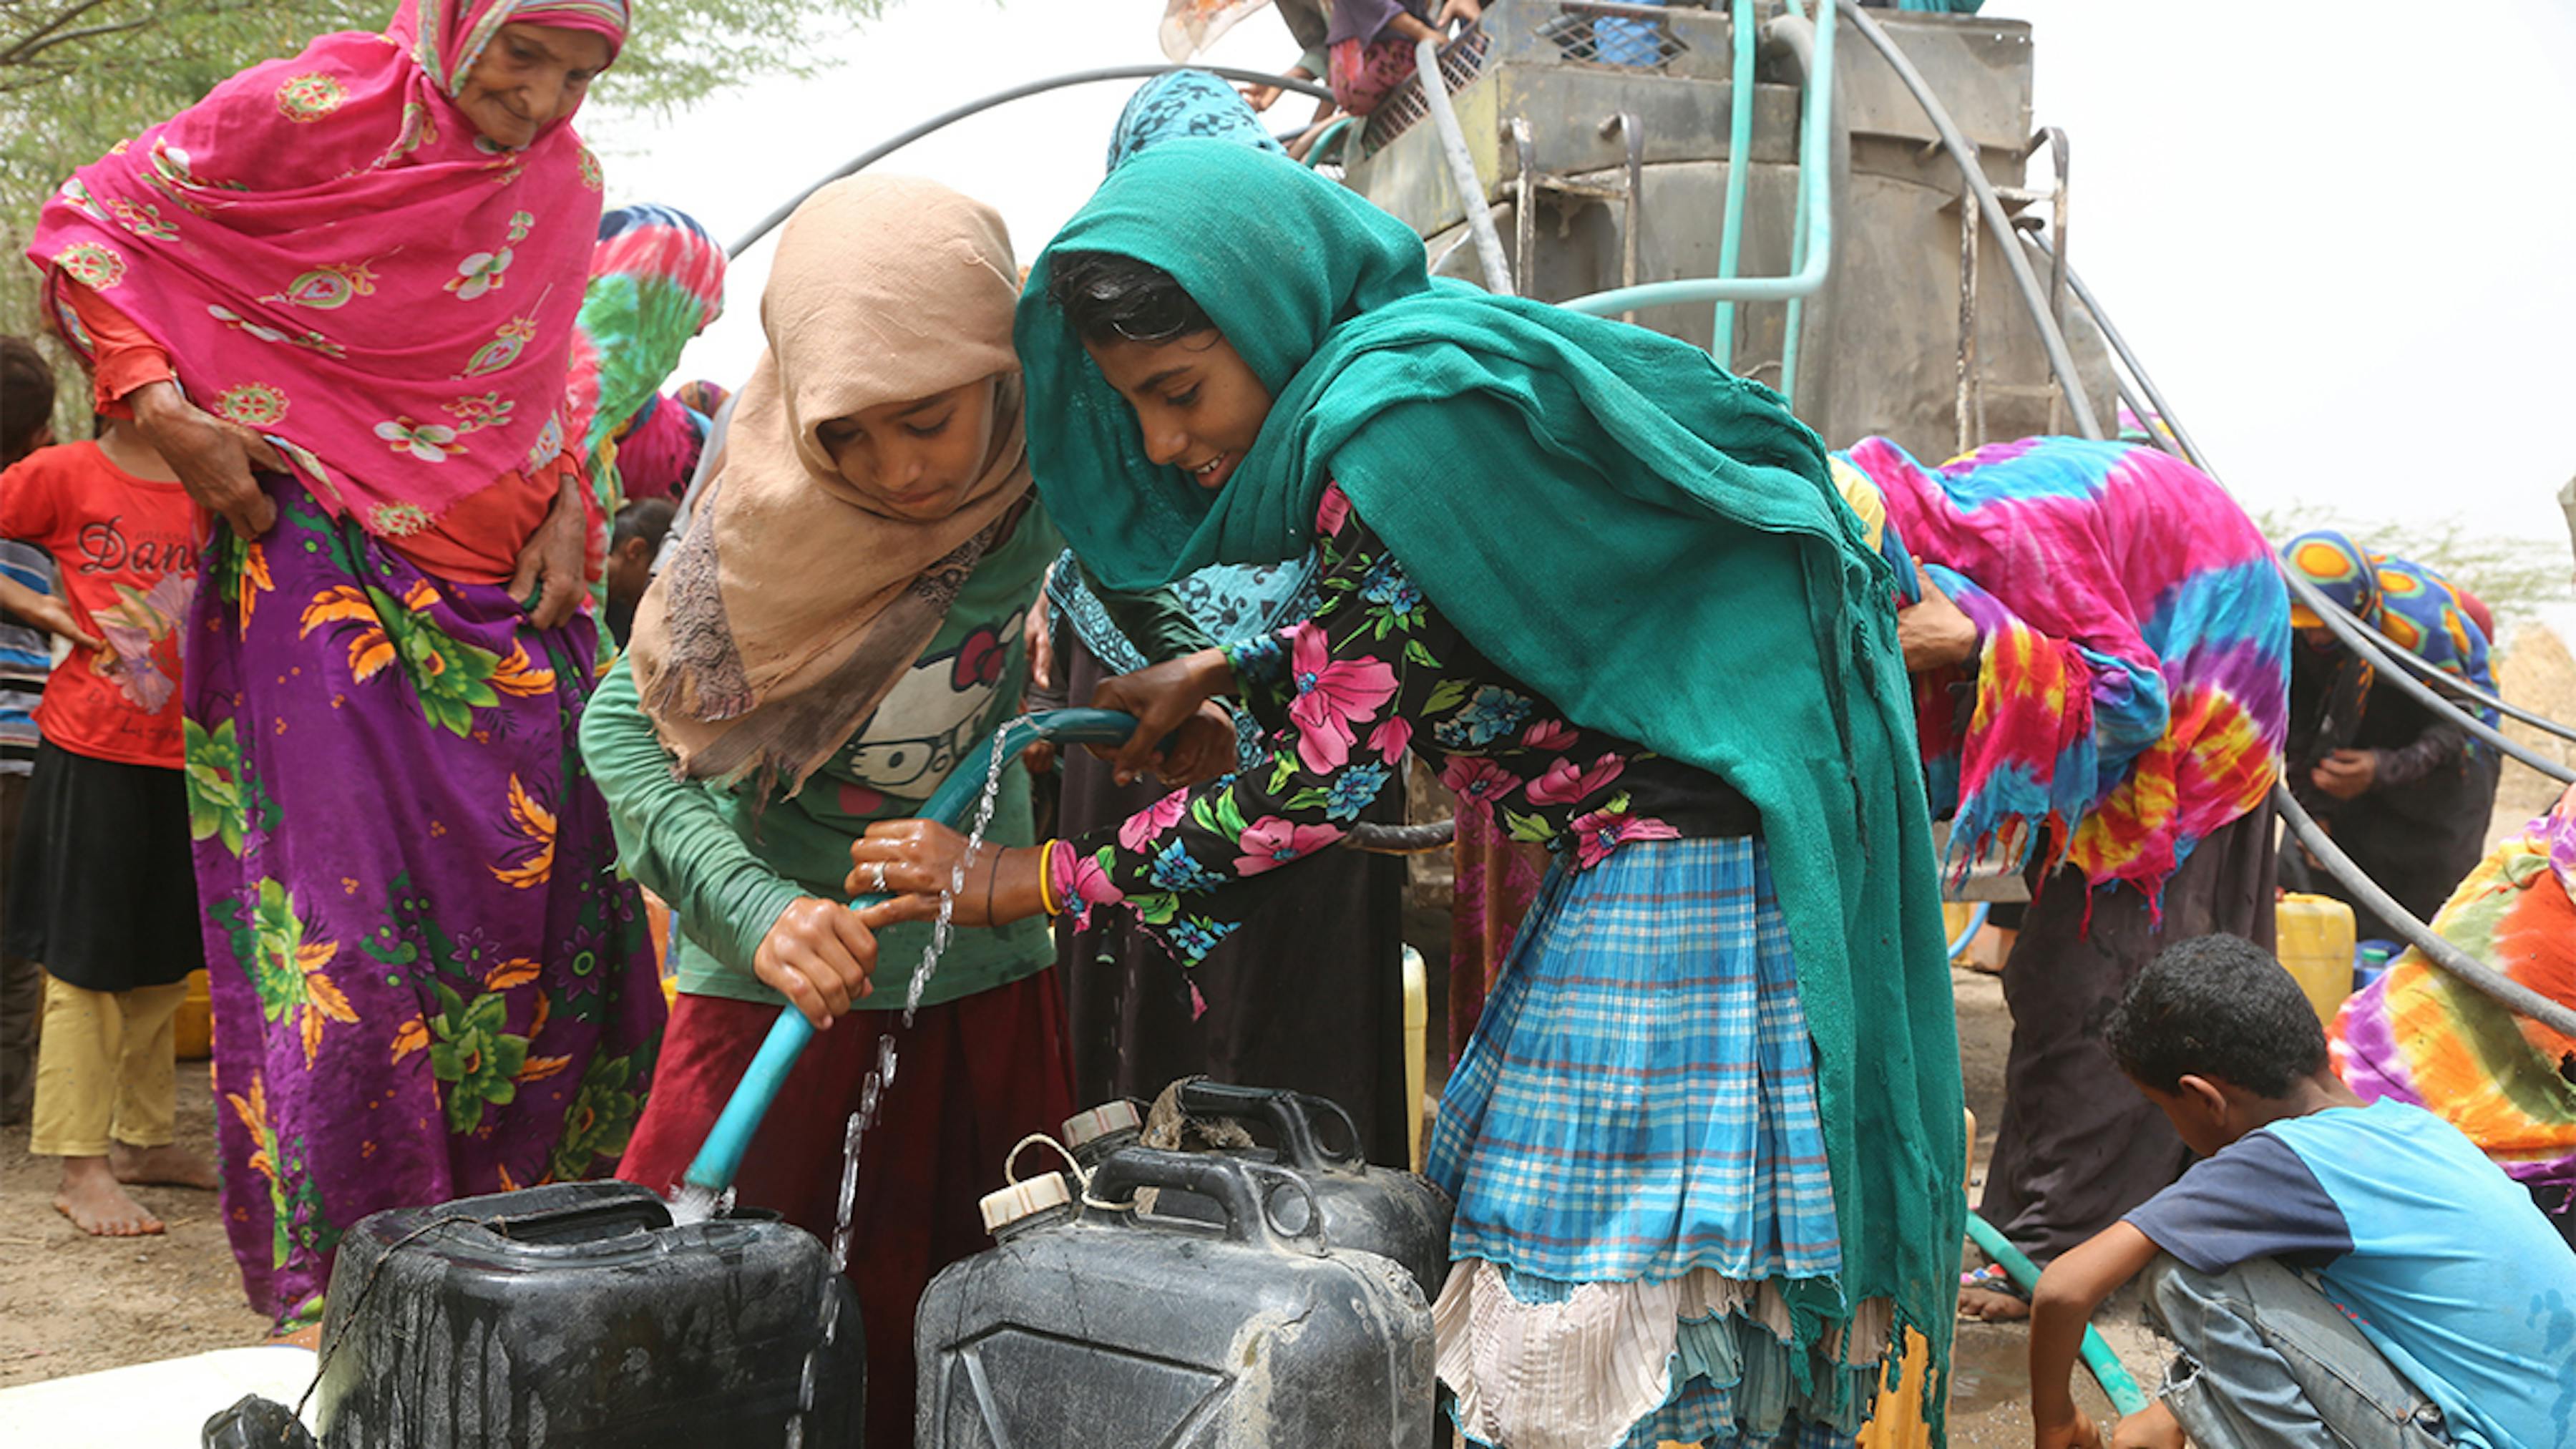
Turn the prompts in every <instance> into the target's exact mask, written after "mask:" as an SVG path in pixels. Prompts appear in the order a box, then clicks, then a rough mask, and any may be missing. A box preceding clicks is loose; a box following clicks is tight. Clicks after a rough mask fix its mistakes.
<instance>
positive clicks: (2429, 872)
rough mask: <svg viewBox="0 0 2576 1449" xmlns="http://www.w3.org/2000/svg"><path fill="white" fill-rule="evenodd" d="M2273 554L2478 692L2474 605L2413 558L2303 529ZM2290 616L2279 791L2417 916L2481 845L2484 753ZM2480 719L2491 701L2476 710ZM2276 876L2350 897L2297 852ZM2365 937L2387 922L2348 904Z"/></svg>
mask: <svg viewBox="0 0 2576 1449" xmlns="http://www.w3.org/2000/svg"><path fill="white" fill-rule="evenodd" d="M2281 557H2282V558H2283V559H2284V560H2285V561H2286V562H2287V563H2288V564H2289V566H2290V567H2291V568H2293V569H2296V570H2297V571H2298V572H2299V573H2301V574H2304V575H2306V576H2307V578H2308V579H2309V581H2310V582H2312V583H2314V584H2315V585H2316V586H2317V587H2318V588H2319V589H2320V590H2322V591H2324V593H2325V595H2326V597H2327V598H2329V599H2331V600H2333V601H2334V602H2335V603H2336V604H2338V605H2340V606H2341V607H2342V608H2343V609H2344V611H2345V612H2347V613H2349V614H2351V615H2352V616H2353V617H2354V618H2356V619H2358V620H2360V621H2361V622H2362V623H2364V624H2367V625H2368V626H2370V628H2372V629H2373V630H2376V631H2377V632H2378V633H2379V635H2380V637H2382V638H2384V639H2386V640H2387V641H2388V642H2389V643H2391V644H2393V645H2395V646H2397V647H2398V648H2401V649H2404V650H2406V651H2407V652H2408V653H2411V654H2413V655H2414V656H2415V657H2417V658H2418V659H2421V660H2423V661H2424V662H2425V663H2427V664H2430V665H2432V666H2433V667H2434V668H2436V669H2438V670H2440V671H2441V672H2442V673H2444V674H2446V675H2450V676H2452V677H2453V678H2456V679H2459V680H2461V681H2462V682H2464V683H2466V684H2468V685H2471V686H2473V687H2475V688H2477V689H2480V690H2484V691H2486V692H2488V693H2490V694H2492V693H2493V692H2494V691H2495V676H2494V674H2493V672H2492V671H2491V670H2490V669H2489V667H2488V662H2487V654H2488V650H2487V642H2488V641H2487V633H2486V630H2485V629H2484V628H2482V627H2481V626H2480V625H2479V623H2478V615H2479V614H2480V613H2481V612H2482V610H2481V608H2480V606H2478V605H2477V603H2476V601H2475V600H2474V599H2472V598H2471V597H2470V596H2469V595H2468V594H2467V593H2466V592H2464V591H2463V590H2461V589H2460V588H2459V587H2458V586H2457V585H2455V584H2453V583H2452V582H2451V581H2450V580H2449V579H2446V578H2444V577H2443V576H2442V575H2441V574H2440V573H2438V572H2436V571H2435V570H2433V569H2430V568H2427V567H2425V566H2424V565H2422V564H2418V563H2414V562H2410V561H2409V560H2406V559H2402V558H2392V557H2390V556H2389V555H2387V554H2382V553H2371V552H2366V551H2365V550H2363V549H2362V548H2361V547H2360V546H2359V545H2357V544H2355V543H2354V542H2353V541H2352V540H2351V539H2349V538H2346V537H2345V536H2344V535H2342V534H2340V533H2332V532H2325V531H2318V532H2314V533H2303V534H2300V535H2299V536H2298V537H2296V538H2294V539H2291V540H2290V541H2289V542H2288V543H2286V544H2284V545H2282V547H2281ZM2290 622H2291V625H2292V627H2293V628H2294V629H2295V630H2296V631H2297V638H2298V642H2297V643H2296V644H2294V645H2293V646H2292V648H2291V651H2290V654H2291V663H2292V668H2291V672H2290V738H2289V773H2288V779H2289V782H2290V788H2291V790H2292V792H2294V793H2295V794H2296V795H2297V796H2298V797H2299V801H2300V803H2301V804H2303V805H2305V806H2307V807H2308V810H2309V811H2310V813H2312V814H2314V815H2315V816H2316V817H2317V819H2318V820H2320V821H2322V822H2324V823H2325V824H2326V826H2327V828H2329V829H2331V830H2332V831H2333V832H2334V837H2335V843H2336V844H2338V845H2340V846H2342V847H2343V850H2344V853H2345V854H2346V855H2349V856H2351V857H2352V858H2353V863H2354V864H2356V865H2358V866H2360V867H2361V868H2362V869H2363V870H2364V871H2365V872H2367V873H2368V874H2369V876H2370V878H2371V879H2373V880H2375V881H2377V882H2378V883H2379V885H2380V887H2381V888H2382V889H2383V890H2386V891H2387V892H2388V893H2389V894H2390V895H2392V896H2394V897H2396V898H2397V903H2398V904H2399V905H2402V906H2404V907H2405V908H2406V910H2407V912H2408V913H2409V914H2411V915H2413V916H2415V917H2416V918H2417V919H2419V920H2421V919H2426V918H2429V917H2430V916H2431V915H2432V914H2433V912H2434V910H2435V909H2437V908H2438V907H2439V906H2440V905H2441V904H2442V902H2443V901H2444V900H2445V899H2446V898H2447V897H2449V895H2450V894H2451V888H2452V887H2453V886H2455V885H2458V884H2459V882H2460V877H2462V876H2463V875H2465V874H2467V873H2468V871H2469V868H2470V867H2471V866H2472V865H2474V864H2475V863H2476V862H2477V859H2478V856H2479V855H2480V853H2481V852H2483V851H2484V850H2485V848H2486V838H2487V826H2488V823H2489V817H2490V816H2491V815H2492V814H2493V813H2494V810H2495V790H2496V776H2497V773H2498V771H2499V768H2500V765H2501V761H2500V760H2499V759H2498V757H2497V755H2496V753H2495V751H2493V750H2492V749H2489V748H2488V747H2487V746H2485V745H2483V744H2480V743H2478V742H2477V741H2476V740H2474V739H2472V738H2471V737H2470V736H2469V733H2468V731H2467V730H2466V729H2464V728H2463V727H2462V726H2461V725H2460V723H2459V722H2458V721H2457V720H2454V719H2452V718H2451V717H2450V716H2448V715H2446V714H2439V713H2436V712H2435V711H2434V710H2432V709H2430V708H2428V707H2426V706H2425V705H2424V704H2423V703H2421V702H2420V701H2418V700H2417V699H2416V698H2415V697H2414V696H2413V695H2411V694H2409V693H2408V692H2406V691H2405V690H2403V689H2400V688H2398V687H2397V686H2395V685H2392V684H2388V683H2386V682H2384V681H2382V680H2380V679H2379V677H2378V671H2377V670H2376V669H2375V668H2374V667H2373V666H2372V665H2371V664H2369V663H2368V662H2367V661H2365V660H2363V659H2362V658H2361V656H2359V655H2358V654H2355V653H2353V652H2352V651H2351V650H2348V649H2346V648H2345V647H2344V646H2343V645H2342V644H2341V643H2340V642H2339V641H2337V640H2336V639H2335V637H2334V636H2333V635H2332V634H2331V633H2329V632H2327V630H2326V629H2325V627H2324V624H2323V621H2321V620H2319V619H2318V618H2317V617H2316V616H2315V615H2314V614H2312V613H2310V612H2309V611H2308V610H2307V608H2306V607H2305V606H2304V605H2294V606H2292V608H2291V611H2290ZM2477 713H2478V714H2479V716H2480V717H2481V718H2483V719H2484V720H2485V722H2486V723H2488V724H2490V725H2492V724H2494V723H2495V720H2496V716H2495V712H2494V711H2493V710H2492V709H2488V708H2484V707H2479V708H2478V709H2477ZM2281 874H2282V883H2283V884H2284V885H2287V886H2289V887H2290V888H2291V889H2293V890H2306V891H2315V892H2317V893H2320V894H2323V895H2330V896H2334V897H2335V898H2337V899H2339V900H2347V901H2349V900H2350V899H2351V896H2350V893H2349V892H2348V891H2346V890H2345V889H2344V888H2343V886H2342V885H2341V884H2340V883H2338V882H2337V881H2336V880H2335V879H2334V878H2333V877H2332V876H2329V875H2327V874H2326V873H2325V872H2324V871H2322V870H2319V869H2316V868H2315V867H2314V866H2313V865H2312V864H2311V863H2310V862H2309V861H2308V859H2307V858H2306V855H2305V853H2304V852H2295V851H2294V852H2292V853H2290V854H2288V855H2285V856H2283V857H2282V861H2281ZM2353 919H2354V924H2355V927H2356V929H2357V930H2359V932H2360V933H2361V937H2362V939H2364V940H2370V939H2374V938H2379V939H2393V938H2394V937H2395V936H2396V934H2397V932H2396V928H2395V927H2393V926H2391V925H2389V924H2388V923H2387V922H2386V921H2385V920H2382V919H2381V918H2380V917H2379V916H2378V915H2377V914H2376V913H2374V912H2372V911H2371V910H2369V909H2368V908H2367V907H2365V906H2363V905H2361V904H2360V903H2358V902H2354V903H2353Z"/></svg>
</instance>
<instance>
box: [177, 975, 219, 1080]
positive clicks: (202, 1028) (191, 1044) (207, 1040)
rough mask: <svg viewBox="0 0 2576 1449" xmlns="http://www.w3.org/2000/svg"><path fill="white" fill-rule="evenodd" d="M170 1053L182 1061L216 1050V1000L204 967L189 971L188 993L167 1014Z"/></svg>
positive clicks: (208, 1055) (200, 1060) (204, 1057)
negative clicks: (168, 1014)
mask: <svg viewBox="0 0 2576 1449" xmlns="http://www.w3.org/2000/svg"><path fill="white" fill-rule="evenodd" d="M170 1054H171V1055H172V1056H174V1057H176V1058H178V1059H179V1060H180V1061H183V1062H202V1061H204V1060H205V1059H206V1058H208V1057H211V1056H213V1055H214V1054H215V1001H214V996H213V987H212V986H211V985H210V984H209V983H208V980H207V977H206V973H205V971H204V969H203V968H199V969H198V970H195V971H191V972H189V973H188V994H187V995H186V996H183V997H181V998H180V999H179V1010H178V1013H177V1014H176V1015H174V1016H172V1017H171V1018H170Z"/></svg>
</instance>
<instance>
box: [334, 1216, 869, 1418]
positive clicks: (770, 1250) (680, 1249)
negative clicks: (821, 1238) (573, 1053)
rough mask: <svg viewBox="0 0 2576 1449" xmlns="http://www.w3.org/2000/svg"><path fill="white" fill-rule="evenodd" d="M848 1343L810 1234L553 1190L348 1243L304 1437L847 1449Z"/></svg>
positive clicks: (854, 1399) (851, 1365)
mask: <svg viewBox="0 0 2576 1449" xmlns="http://www.w3.org/2000/svg"><path fill="white" fill-rule="evenodd" d="M862 1343H863V1339H862V1336H861V1333H860V1327H859V1307H858V1303H857V1300H856V1298H855V1296H854V1295H853V1294H852V1293H851V1291H850V1286H849V1283H848V1281H847V1280H845V1279H844V1278H843V1277H842V1276H841V1275H840V1274H838V1273H835V1272H833V1271H832V1263H831V1255H830V1254H829V1253H828V1252H826V1251H825V1249H824V1247H823V1245H822V1244H821V1243H819V1242H816V1241H815V1240H814V1238H813V1236H812V1235H811V1234H808V1233H806V1232H804V1231H803V1230H801V1229H798V1228H794V1227H790V1226H788V1225H787V1224H785V1223H782V1222H779V1221H777V1220H776V1219H775V1218H774V1217H770V1216H768V1215H765V1214H753V1213H748V1212H744V1213H737V1214H736V1215H735V1216H732V1217H726V1218H717V1219H715V1220H713V1221H710V1222H701V1223H692V1224H689V1225H688V1226H685V1227H674V1226H672V1225H671V1215H670V1211H669V1210H668V1208H666V1207H665V1206H664V1205H663V1202H662V1200H661V1199H660V1198H658V1197H655V1196H654V1195H653V1194H652V1193H650V1192H648V1191H646V1190H645V1189H643V1188H640V1187H637V1186H634V1185H633V1184H631V1183H622V1182H584V1183H564V1184H558V1185H555V1186H549V1187H538V1188H531V1189H529V1190H527V1191H525V1192H516V1193H502V1194H496V1195H494V1196H491V1197H477V1198H465V1199H461V1200H459V1201H456V1202H451V1203H442V1204H440V1205H438V1206H436V1207H427V1208H405V1209H401V1210H398V1211H394V1212H384V1213H377V1214H376V1215H374V1216H373V1217H370V1218H367V1219H365V1220H363V1221H361V1222H360V1223H359V1224H358V1225H357V1227H355V1228H354V1229H352V1230H351V1231H350V1233H349V1235H348V1236H347V1237H346V1238H344V1239H343V1240H342V1241H341V1244H340V1258H339V1262H338V1263H337V1264H336V1265H335V1266H334V1267H333V1269H332V1272H331V1293H330V1307H329V1309H328V1310H327V1312H326V1313H325V1315H324V1318H323V1322H322V1355H323V1360H324V1365H325V1367H324V1370H323V1376H322V1385H321V1390H320V1392H319V1394H318V1395H317V1396H316V1399H315V1413H314V1422H315V1424H316V1425H317V1426H318V1427H319V1428H320V1430H321V1434H322V1440H323V1442H324V1443H325V1444H328V1445H329V1446H331V1449H451V1446H454V1449H462V1446H483V1445H491V1446H499V1445H523V1444H525V1445H535V1444H544V1445H547V1446H550V1449H609V1446H618V1449H644V1446H652V1449H663V1446H667V1449H682V1446H698V1445H707V1444H752V1443H757V1444H782V1443H801V1444H803V1445H805V1446H808V1449H819V1446H823V1445H832V1446H848V1445H857V1444H859V1443H860V1431H861V1428H860V1426H861V1424H862V1422H863V1416H862V1399H863V1396H864V1385H865V1383H866V1355H865V1353H864V1352H863V1349H862ZM791 1428H792V1434H791Z"/></svg>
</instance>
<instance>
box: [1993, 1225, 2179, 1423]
mask: <svg viewBox="0 0 2576 1449" xmlns="http://www.w3.org/2000/svg"><path fill="white" fill-rule="evenodd" d="M1968 1237H1969V1239H1970V1240H1971V1241H1973V1242H1974V1243H1976V1245H1977V1246H1978V1247H1979V1248H1980V1249H1982V1250H1983V1251H1984V1252H1985V1255H1986V1256H1987V1257H1989V1258H1992V1259H1994V1260H1995V1262H1996V1264H1997V1265H1998V1266H2000V1267H2001V1268H2002V1269H2003V1270H2004V1271H2005V1272H2007V1273H2009V1274H2011V1275H2012V1280H2013V1281H2014V1282H2016V1283H2019V1284H2020V1285H2021V1286H2022V1288H2023V1290H2024V1291H2026V1292H2027V1291H2036V1290H2037V1289H2038V1287H2039V1266H2038V1265H2037V1264H2035V1263H2033V1262H2031V1260H2030V1258H2029V1257H2028V1256H2027V1255H2026V1254H2024V1253H2023V1252H2022V1250H2021V1249H2019V1248H2016V1247H2014V1246H2013V1245H2012V1240H2011V1239H2010V1238H2007V1237H2005V1236H2004V1235H2003V1234H2002V1233H2000V1232H1997V1231H1996V1230H1995V1225H1994V1224H1992V1223H1990V1222H1987V1221H1986V1220H1985V1219H1984V1218H1981V1217H1979V1216H1977V1215H1976V1214H1975V1213H1973V1212H1972V1213H1970V1214H1968ZM2084 1366H2085V1367H2086V1368H2088V1369H2090V1370H2092V1371H2093V1382H2095V1383H2097V1384H2100V1385H2101V1386H2102V1396H2103V1397H2104V1398H2106V1399H2109V1400H2110V1401H2111V1407H2112V1408H2113V1409H2115V1410H2117V1411H2118V1412H2119V1413H2120V1414H2121V1416H2122V1417H2126V1416H2128V1415H2130V1414H2134V1413H2136V1412H2138V1411H2139V1410H2140V1409H2143V1408H2145V1407H2146V1406H2147V1395H2146V1391H2145V1390H2143V1389H2141V1388H2139V1387H2138V1381H2137V1380H2136V1379H2134V1378H2131V1377H2130V1376H2129V1370H2128V1369H2127V1368H2126V1367H2125V1366H2123V1365H2122V1364H2121V1362H2120V1356H2119V1355H2118V1354H2116V1353H2113V1352H2112V1351H2111V1345H2109V1344H2107V1343H2104V1342H2103V1341H2102V1335H2100V1334H2099V1333H2096V1332H2094V1331H2093V1325H2091V1324H2089V1323H2088V1324H2086V1325H2084Z"/></svg>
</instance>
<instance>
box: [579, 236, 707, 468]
mask: <svg viewBox="0 0 2576 1449" xmlns="http://www.w3.org/2000/svg"><path fill="white" fill-rule="evenodd" d="M724 276H725V254H724V248H723V247H721V246H719V245H717V243H716V239H715V238H714V237H712V236H709V235H708V234H707V229H706V228H705V227H703V226H700V225H699V224H698V223H697V219H696V218H694V217H692V216H690V215H689V214H688V213H687V212H684V211H680V210H678V209H676V208H674V207H668V206H651V205H646V206H621V207H619V208H618V209H616V210H615V211H612V212H609V213H608V214H607V215H605V216H602V217H601V218H600V219H599V244H598V245H597V246H596V247H594V248H592V250H591V255H590V284H589V286H587V287H586V288H584V289H583V291H582V299H581V316H580V320H579V322H578V324H577V325H576V326H575V327H574V329H573V340H572V387H571V392H572V400H571V403H570V404H569V407H568V416H567V424H566V425H567V428H568V430H569V433H570V436H571V437H572V439H573V442H574V446H575V447H576V449H578V451H579V452H580V453H581V454H582V455H583V456H585V457H588V456H591V455H593V454H595V453H597V452H598V451H599V445H600V444H601V443H603V442H605V441H606V440H608V439H609V438H611V437H614V436H616V435H617V433H618V431H619V430H620V429H622V428H624V427H625V426H626V423H627V420H628V419H630V418H633V417H634V416H635V415H636V414H637V413H639V412H642V411H643V410H644V409H645V408H646V407H647V406H649V405H651V404H652V403H653V401H654V399H655V395H656V393H657V391H658V390H659V389H660V388H661V386H662V383H663V380H664V379H666V378H668V377H669V376H670V375H671V369H673V368H675V367H677V366H679V365H680V353H681V351H682V350H683V349H685V348H686V347H687V346H688V345H689V341H690V339H691V338H694V337H696V336H697V335H698V334H699V333H700V332H703V331H705V330H706V329H707V328H708V327H710V326H712V325H713V324H714V322H715V320H716V318H718V317H720V316H722V315H723V314H724ZM609 511H610V512H612V513H614V512H615V511H616V510H615V509H614V508H611V509H610V510H609Z"/></svg>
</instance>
